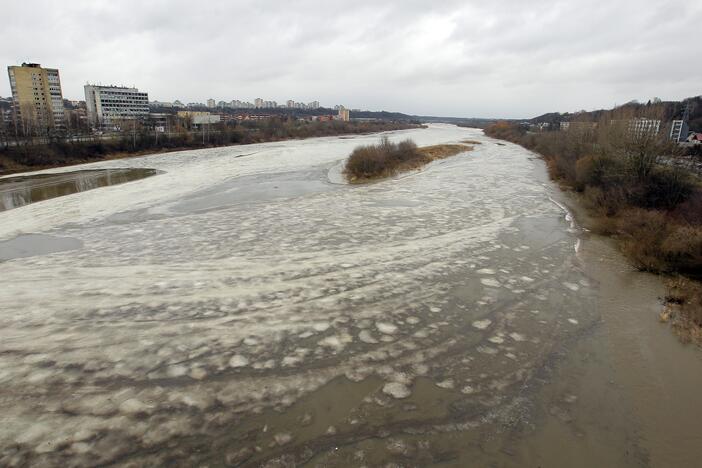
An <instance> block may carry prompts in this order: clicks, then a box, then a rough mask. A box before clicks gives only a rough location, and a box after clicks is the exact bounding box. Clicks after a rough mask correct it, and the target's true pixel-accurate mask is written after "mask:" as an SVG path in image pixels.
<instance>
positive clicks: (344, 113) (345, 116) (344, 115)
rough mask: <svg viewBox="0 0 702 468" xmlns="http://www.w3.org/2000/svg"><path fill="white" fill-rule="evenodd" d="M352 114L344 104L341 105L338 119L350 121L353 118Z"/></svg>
mask: <svg viewBox="0 0 702 468" xmlns="http://www.w3.org/2000/svg"><path fill="white" fill-rule="evenodd" d="M350 117H351V114H350V112H349V110H348V109H346V108H344V106H339V116H338V119H339V120H341V121H344V122H348V121H349V120H351V118H350Z"/></svg>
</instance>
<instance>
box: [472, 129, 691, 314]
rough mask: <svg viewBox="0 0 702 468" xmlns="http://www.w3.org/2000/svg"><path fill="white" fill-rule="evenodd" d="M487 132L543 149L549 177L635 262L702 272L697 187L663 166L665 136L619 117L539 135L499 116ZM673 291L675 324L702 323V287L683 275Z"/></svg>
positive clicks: (668, 147) (658, 269)
mask: <svg viewBox="0 0 702 468" xmlns="http://www.w3.org/2000/svg"><path fill="white" fill-rule="evenodd" d="M485 133H486V134H487V135H489V136H492V137H495V138H500V139H504V140H508V141H512V142H514V143H517V144H520V145H522V146H524V147H526V148H528V149H531V150H533V151H535V152H537V153H539V154H541V155H542V156H543V158H544V160H545V161H546V165H547V168H548V171H549V173H550V175H551V177H552V178H553V179H554V180H556V181H557V182H559V184H561V186H563V187H566V188H570V189H572V190H574V191H576V192H578V193H580V194H581V200H582V201H583V203H584V205H585V206H586V208H587V209H588V210H589V213H590V215H591V216H592V220H591V222H590V226H589V227H590V228H591V229H592V230H594V231H595V232H597V233H600V234H605V235H612V236H614V237H616V238H617V239H618V241H619V245H620V247H621V250H622V252H623V253H624V254H625V255H626V256H627V257H628V258H629V259H630V260H631V261H632V263H633V264H634V265H635V266H636V267H637V268H639V269H641V270H645V271H650V272H654V273H663V274H668V275H686V276H687V277H688V278H695V277H697V278H699V277H700V274H702V185H701V183H700V180H699V179H698V178H697V177H695V176H694V175H693V173H692V172H691V171H690V170H686V169H685V168H683V167H680V166H676V165H671V164H669V163H670V161H672V160H674V159H675V158H676V157H677V156H678V154H677V148H676V146H675V145H673V144H671V143H669V142H668V141H667V140H666V139H665V138H664V137H659V136H657V135H650V134H638V135H637V134H635V133H633V132H631V131H629V129H628V127H627V125H626V120H623V119H622V120H620V121H619V123H617V121H615V122H612V121H601V122H598V123H597V125H588V126H582V127H579V128H577V130H573V129H571V130H570V131H551V132H540V133H531V132H528V131H527V129H526V128H523V127H521V126H519V125H516V124H513V123H509V122H499V123H497V124H495V125H493V126H492V127H489V128H488V129H486V130H485ZM675 289H676V291H678V293H679V294H684V293H683V292H682V291H685V290H688V291H689V292H688V294H689V297H688V298H687V299H685V300H684V303H685V307H681V308H680V311H681V314H682V315H683V316H685V317H687V318H686V319H684V320H678V323H685V324H687V325H690V326H701V325H702V321H700V320H699V318H701V317H702V285H700V283H697V282H695V281H689V280H686V281H681V282H678V283H677V286H676V288H675ZM697 299H701V300H697Z"/></svg>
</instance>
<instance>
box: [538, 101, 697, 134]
mask: <svg viewBox="0 0 702 468" xmlns="http://www.w3.org/2000/svg"><path fill="white" fill-rule="evenodd" d="M686 107H687V108H688V109H689V112H690V114H689V119H690V120H689V122H690V130H691V131H693V132H702V96H696V97H691V98H687V99H684V100H682V101H655V102H653V101H648V102H646V103H640V102H634V101H633V102H628V103H626V104H624V105H621V106H617V107H615V108H614V109H611V110H604V109H600V110H595V111H589V112H585V111H582V112H576V113H564V114H561V113H558V112H551V113H548V114H544V115H540V116H538V117H534V118H533V119H530V120H529V122H530V123H533V124H539V123H548V124H559V123H560V122H597V121H599V120H600V119H602V118H603V117H606V118H611V119H616V118H633V117H648V118H655V119H660V120H662V121H664V122H670V121H671V120H675V119H679V118H681V117H682V115H683V112H684V110H685V108H686Z"/></svg>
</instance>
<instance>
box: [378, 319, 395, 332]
mask: <svg viewBox="0 0 702 468" xmlns="http://www.w3.org/2000/svg"><path fill="white" fill-rule="evenodd" d="M375 327H376V328H377V329H378V331H379V332H380V333H385V334H386V335H392V334H394V333H396V332H397V326H396V325H393V324H392V323H389V322H376V324H375Z"/></svg>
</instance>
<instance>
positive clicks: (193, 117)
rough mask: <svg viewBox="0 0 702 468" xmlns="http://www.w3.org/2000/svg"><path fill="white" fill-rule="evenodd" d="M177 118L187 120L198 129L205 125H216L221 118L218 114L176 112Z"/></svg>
mask: <svg viewBox="0 0 702 468" xmlns="http://www.w3.org/2000/svg"><path fill="white" fill-rule="evenodd" d="M178 118H180V119H189V120H190V122H191V123H192V125H193V126H194V127H199V126H201V125H205V124H208V125H209V124H216V123H219V122H220V121H221V120H222V117H221V116H220V115H219V114H211V113H209V112H199V111H178Z"/></svg>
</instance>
